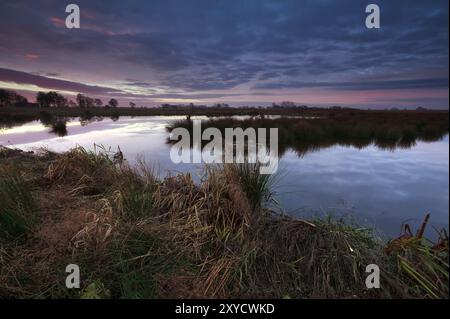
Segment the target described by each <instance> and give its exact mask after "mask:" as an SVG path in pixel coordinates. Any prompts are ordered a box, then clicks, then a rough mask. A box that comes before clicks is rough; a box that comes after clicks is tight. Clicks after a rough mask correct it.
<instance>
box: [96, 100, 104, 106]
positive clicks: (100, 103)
mask: <svg viewBox="0 0 450 319" xmlns="http://www.w3.org/2000/svg"><path fill="white" fill-rule="evenodd" d="M94 105H95V106H97V107H101V106H103V101H102V100H100V99H95V100H94Z"/></svg>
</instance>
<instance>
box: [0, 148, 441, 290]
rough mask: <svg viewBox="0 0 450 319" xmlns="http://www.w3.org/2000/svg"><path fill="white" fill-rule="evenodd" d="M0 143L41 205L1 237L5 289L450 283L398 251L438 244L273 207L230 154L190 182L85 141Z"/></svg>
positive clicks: (0, 278) (413, 254) (412, 254)
mask: <svg viewBox="0 0 450 319" xmlns="http://www.w3.org/2000/svg"><path fill="white" fill-rule="evenodd" d="M0 154H2V156H0V158H1V160H0V165H13V164H11V161H10V160H11V158H15V160H16V161H17V160H18V159H20V157H21V156H23V157H24V161H23V162H20V161H18V163H20V164H17V165H20V167H21V170H22V171H23V172H24V174H26V175H28V176H30V177H31V176H33V179H32V180H34V187H35V190H33V194H34V196H35V197H36V198H37V208H36V212H35V213H36V214H37V216H38V217H39V219H38V221H37V223H36V228H35V229H36V230H35V231H33V232H30V233H29V234H28V237H27V240H25V241H16V240H14V239H8V240H5V239H4V240H2V241H1V242H0V297H3V298H30V297H34V298H36V297H44V298H218V297H221V298H245V297H247V298H248V297H251V298H266V297H271V298H311V297H313V298H391V297H400V298H408V297H414V298H429V297H430V298H431V297H445V296H447V297H448V284H447V286H445V285H441V286H440V288H439V290H438V292H439V294H438V295H436V291H434V290H433V291H431V292H430V291H429V290H428V289H427V288H428V287H424V286H421V285H420V284H417V282H416V281H415V279H414V278H413V277H411V276H409V275H410V273H408V272H407V271H405V268H404V267H399V266H398V260H399V257H397V256H398V255H400V257H401V258H404V259H406V260H408V261H409V262H411V263H412V264H413V265H417V263H414V261H415V260H417V258H418V256H419V255H418V251H421V250H423V249H424V247H430V248H429V251H428V253H429V255H427V256H431V255H433V254H434V252H435V251H436V249H437V248H433V247H432V246H424V245H418V246H417V245H416V246H415V247H414V249H412V247H411V245H409V246H408V245H404V246H403V248H402V249H403V250H402V253H401V254H396V255H392V254H388V253H386V251H385V249H384V244H383V243H382V242H381V241H379V240H377V239H375V238H374V237H373V236H372V235H371V234H370V232H369V231H367V230H361V229H360V228H357V227H353V226H349V225H346V224H343V223H341V222H337V221H332V220H312V221H307V220H300V219H295V218H292V217H288V216H279V215H277V214H275V213H274V212H272V211H270V210H269V209H267V208H266V207H265V205H253V204H252V203H251V200H250V198H251V197H249V196H248V195H249V194H247V193H246V192H245V190H244V189H245V186H246V185H245V184H243V180H242V179H241V178H238V176H239V175H238V174H236V172H237V171H236V169H237V168H236V167H234V166H226V167H210V168H208V172H207V174H205V178H204V179H203V180H202V181H201V182H199V183H195V182H194V181H193V179H192V178H191V176H190V175H189V174H178V175H174V176H167V177H166V178H164V179H157V178H155V177H154V176H152V175H151V174H150V173H149V171H147V173H146V174H143V173H142V171H140V172H141V173H139V174H138V171H136V170H135V169H134V168H130V167H127V166H126V165H124V164H123V163H122V164H121V163H114V162H113V161H112V160H111V159H110V158H109V156H108V155H107V154H105V153H90V152H87V151H84V150H82V149H74V150H71V151H69V152H67V153H64V154H52V153H49V152H44V153H42V154H40V155H31V154H22V153H21V152H19V151H15V152H12V151H8V150H3V151H1V152H0ZM246 183H247V182H246ZM247 186H248V185H247ZM443 243H445V240H444V241H443V242H442V243H440V245H439V247H440V248H439V249H440V250H439V255H433V256H435V257H436V256H437V257H436V258H437V260H439V263H440V265H441V268H440V270H442V269H443V270H444V272H442V273H441V272H436V271H435V270H436V269H437V268H427V269H428V272H427V274H428V275H430V272H429V270H430V269H431V270H433V272H432V274H433V275H435V276H436V275H437V276H438V277H437V278H438V279H439V280H441V282H444V279H445V276H446V275H447V278H448V239H447V246H446V248H445V246H443V245H442V244H443ZM442 247H444V248H442ZM405 252H407V253H405ZM69 263H75V264H78V265H79V266H80V268H81V272H82V288H81V289H80V290H69V289H67V288H65V285H64V283H65V275H66V274H65V273H64V270H65V266H66V265H67V264H69ZM369 263H376V264H378V265H379V266H380V268H381V269H382V279H381V282H382V287H381V289H372V290H369V289H366V288H365V284H364V282H365V278H366V275H367V274H366V273H365V272H364V270H365V266H366V265H367V264H369ZM445 263H447V268H445ZM442 265H444V266H443V267H442ZM428 266H430V267H432V264H428ZM428 266H427V267H428ZM414 267H415V268H414V269H416V270H418V271H422V270H423V269H422V268H418V267H417V266H414ZM421 269H422V270H421ZM445 270H446V272H445Z"/></svg>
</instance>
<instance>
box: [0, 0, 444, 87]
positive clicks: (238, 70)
mask: <svg viewBox="0 0 450 319" xmlns="http://www.w3.org/2000/svg"><path fill="white" fill-rule="evenodd" d="M76 3H77V4H78V5H79V6H80V7H81V10H82V19H81V29H80V30H76V31H74V30H67V29H65V28H64V27H62V26H61V19H62V20H63V19H64V18H65V13H64V7H65V3H62V2H61V1H51V0H47V1H20V0H18V1H14V2H13V1H8V2H7V1H2V3H0V30H2V31H1V32H0V57H1V58H2V60H3V57H5V58H7V60H8V61H10V60H11V61H12V62H10V63H11V64H14V65H18V64H19V63H20V62H18V60H16V59H15V58H14V57H15V56H17V59H20V58H22V59H23V56H26V54H29V53H30V52H28V51H30V50H31V49H32V50H31V51H32V52H31V53H32V54H33V55H29V56H28V57H29V58H30V59H35V60H37V61H41V62H42V63H43V64H47V65H51V63H53V59H54V56H55V54H57V55H58V56H59V57H60V59H62V58H61V56H63V57H64V56H67V57H71V58H73V59H76V61H72V60H70V59H69V58H68V59H67V63H68V64H73V65H74V66H73V68H75V67H79V68H83V67H84V71H86V72H88V71H89V69H90V68H95V66H96V65H97V64H101V63H102V62H103V61H112V62H111V63H114V64H115V65H116V68H117V70H116V72H115V73H123V76H122V77H121V79H123V78H126V77H130V78H131V77H133V78H134V74H133V73H140V72H139V71H141V70H145V71H146V72H148V78H146V77H145V76H144V75H142V74H140V75H139V76H138V77H137V78H136V79H135V81H128V82H130V83H131V85H134V86H135V87H148V89H149V90H150V89H151V87H152V86H158V85H159V86H165V87H170V88H171V89H172V90H183V91H192V92H195V91H199V90H201V91H206V90H229V89H232V88H235V87H237V86H239V85H248V86H249V87H251V88H255V89H258V90H261V89H268V88H270V89H289V88H299V87H301V88H310V87H323V88H324V89H327V88H333V89H336V88H337V89H339V90H374V89H377V90H378V89H392V88H422V89H426V88H430V89H432V88H445V87H448V76H447V75H446V74H447V73H448V1H447V0H435V1H423V0H412V1H411V0H410V1H388V0H383V1H381V0H380V1H376V3H377V4H378V5H379V6H380V8H381V29H380V30H368V29H366V27H365V25H364V20H365V17H366V13H365V10H364V9H365V6H366V5H367V4H368V1H362V0H340V1H328V0H323V1H317V0H305V1H299V0H283V1H278V0H246V1H240V0H239V1H238V0H215V1H210V0H189V1H181V0H164V1H163V0H152V1H119V0H114V1H107V2H105V1H87V0H79V1H77V2H76ZM6 30H7V32H6ZM34 56H36V57H34ZM2 60H0V61H2ZM3 66H4V67H8V65H3ZM52 71H53V69H52ZM68 71H70V70H68ZM92 72H93V73H98V72H101V71H99V70H92ZM51 73H56V72H51ZM64 73H65V72H64ZM69 73H70V72H69ZM412 73H415V75H411V74H412ZM364 78H366V80H364ZM371 78H376V79H377V80H371ZM361 79H363V80H361ZM115 80H118V79H115ZM133 82H134V84H133ZM130 83H129V84H130ZM249 94H252V93H251V92H249ZM225 95H226V94H225V93H224V94H223V96H225Z"/></svg>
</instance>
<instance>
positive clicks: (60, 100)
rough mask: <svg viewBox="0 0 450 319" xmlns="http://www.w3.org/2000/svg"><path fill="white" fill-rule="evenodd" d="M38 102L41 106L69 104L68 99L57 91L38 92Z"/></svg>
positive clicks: (63, 105)
mask: <svg viewBox="0 0 450 319" xmlns="http://www.w3.org/2000/svg"><path fill="white" fill-rule="evenodd" d="M36 102H37V103H38V104H39V106H40V107H66V106H67V105H68V102H67V99H66V98H65V97H64V96H62V95H61V94H59V93H58V92H55V91H50V92H48V93H45V92H38V93H37V95H36Z"/></svg>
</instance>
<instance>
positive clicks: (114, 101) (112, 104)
mask: <svg viewBox="0 0 450 319" xmlns="http://www.w3.org/2000/svg"><path fill="white" fill-rule="evenodd" d="M108 105H109V106H110V107H117V106H118V105H119V102H117V100H116V99H111V100H109V102H108Z"/></svg>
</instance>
